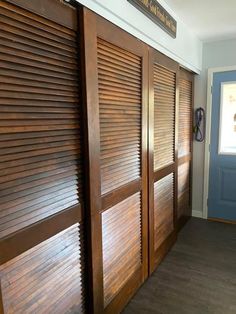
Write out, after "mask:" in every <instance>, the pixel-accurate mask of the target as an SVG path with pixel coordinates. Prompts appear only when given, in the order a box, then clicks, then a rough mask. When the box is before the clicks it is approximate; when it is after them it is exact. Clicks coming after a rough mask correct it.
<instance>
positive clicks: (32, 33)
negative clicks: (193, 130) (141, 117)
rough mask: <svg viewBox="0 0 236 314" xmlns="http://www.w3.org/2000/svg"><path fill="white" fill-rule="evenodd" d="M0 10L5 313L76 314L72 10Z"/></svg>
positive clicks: (79, 308)
mask: <svg viewBox="0 0 236 314" xmlns="http://www.w3.org/2000/svg"><path fill="white" fill-rule="evenodd" d="M10 2H11V3H10ZM14 3H15V4H14ZM45 8H47V10H45ZM59 12H60V14H61V16H62V15H63V19H62V20H61V19H59V18H58V16H57V14H58V13H59ZM52 13H53V14H52ZM0 15H1V20H0V27H1V33H0V60H1V61H0V135H1V136H0V251H1V253H0V287H1V289H0V298H1V294H2V300H1V302H2V303H3V310H4V314H5V313H69V312H77V313H82V312H84V311H85V308H84V303H85V300H84V299H85V292H84V286H85V283H84V272H85V270H84V263H83V259H84V254H85V252H84V250H83V242H84V237H83V233H84V231H83V227H82V226H83V221H82V218H83V215H82V211H83V201H84V200H83V195H82V194H83V189H84V187H83V175H84V174H83V172H82V166H83V158H82V157H83V154H82V153H83V145H82V144H81V142H82V133H81V129H82V127H81V120H82V116H81V107H80V104H81V98H80V82H79V80H78V78H79V75H80V68H79V64H80V60H78V27H77V24H78V23H77V18H78V17H77V12H76V10H75V9H74V8H72V7H70V6H68V5H65V4H63V3H62V2H60V1H57V0H39V1H36V2H30V1H29V2H27V1H24V0H16V1H14V0H9V1H0ZM65 228H67V229H65ZM25 235H27V236H25ZM42 241H43V242H42ZM2 252H4V254H2ZM0 311H1V309H0Z"/></svg>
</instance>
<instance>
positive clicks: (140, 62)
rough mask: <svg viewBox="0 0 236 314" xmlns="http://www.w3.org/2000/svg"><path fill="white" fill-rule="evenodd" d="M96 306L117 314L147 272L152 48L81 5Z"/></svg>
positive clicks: (97, 309)
mask: <svg viewBox="0 0 236 314" xmlns="http://www.w3.org/2000/svg"><path fill="white" fill-rule="evenodd" d="M84 32H85V63H86V68H85V72H86V82H87V115H88V136H89V143H90V144H89V156H90V160H89V169H90V180H91V183H90V213H91V230H92V234H91V245H92V248H93V250H92V251H93V252H94V256H95V258H96V263H94V264H93V270H92V271H93V278H92V285H93V290H94V293H95V294H96V295H94V310H95V312H97V313H102V312H103V310H104V311H105V312H106V313H119V312H120V310H121V309H122V308H123V307H124V305H125V304H126V303H127V302H128V300H129V299H130V297H131V296H132V295H133V293H134V292H135V291H136V290H137V288H138V287H139V286H140V285H141V283H142V282H143V280H144V278H145V277H146V276H147V235H146V234H147V101H148V99H147V98H148V97H147V84H148V75H147V71H148V49H147V48H146V46H145V45H144V44H143V43H141V42H140V41H138V40H136V39H135V38H134V37H132V36H130V35H128V34H127V33H125V32H124V31H122V30H120V29H119V28H117V27H115V26H114V25H113V24H111V23H109V22H107V21H105V20H104V19H102V18H100V17H98V16H96V15H95V14H93V13H92V12H91V11H89V10H87V9H85V10H84Z"/></svg>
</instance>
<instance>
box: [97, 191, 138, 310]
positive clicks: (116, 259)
mask: <svg viewBox="0 0 236 314" xmlns="http://www.w3.org/2000/svg"><path fill="white" fill-rule="evenodd" d="M141 218H142V217H141V195H140V193H137V194H134V195H132V196H130V197H129V198H127V199H125V200H124V201H122V202H120V203H118V204H117V205H115V206H113V207H111V208H109V209H108V210H107V211H105V212H104V213H103V214H102V234H103V273H104V298H105V306H107V305H108V304H109V303H110V302H111V301H112V299H113V298H114V297H115V296H116V294H117V293H118V292H119V290H120V289H121V288H122V287H123V286H124V285H125V284H126V283H127V282H128V281H129V279H130V277H132V275H134V274H135V273H136V271H138V270H139V269H140V267H141V264H142V261H141V242H142V239H141Z"/></svg>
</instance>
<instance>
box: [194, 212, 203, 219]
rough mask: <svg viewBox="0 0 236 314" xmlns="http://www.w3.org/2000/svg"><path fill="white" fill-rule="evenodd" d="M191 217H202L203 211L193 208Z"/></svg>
mask: <svg viewBox="0 0 236 314" xmlns="http://www.w3.org/2000/svg"><path fill="white" fill-rule="evenodd" d="M192 217H197V218H203V212H202V211H200V210H193V211H192Z"/></svg>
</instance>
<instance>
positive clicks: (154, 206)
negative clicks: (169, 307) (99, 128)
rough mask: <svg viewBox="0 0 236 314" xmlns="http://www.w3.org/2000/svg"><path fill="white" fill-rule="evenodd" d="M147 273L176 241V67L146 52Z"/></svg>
mask: <svg viewBox="0 0 236 314" xmlns="http://www.w3.org/2000/svg"><path fill="white" fill-rule="evenodd" d="M149 55H150V57H149V80H150V82H149V272H150V273H151V272H153V271H154V269H155V268H156V267H157V265H158V264H159V263H160V262H161V260H162V259H163V258H164V256H165V254H166V253H167V252H168V250H169V249H170V247H171V245H172V244H173V242H174V241H175V239H176V228H175V225H176V221H175V220H176V218H175V217H176V210H177V208H176V205H177V201H176V197H177V180H176V176H177V162H176V161H177V159H176V156H177V150H178V147H177V139H178V132H177V127H176V124H177V118H178V116H177V108H178V88H177V85H178V64H177V63H176V62H174V61H172V60H171V59H169V58H167V57H165V56H164V55H162V54H160V53H158V52H156V51H155V50H153V49H150V53H149Z"/></svg>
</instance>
